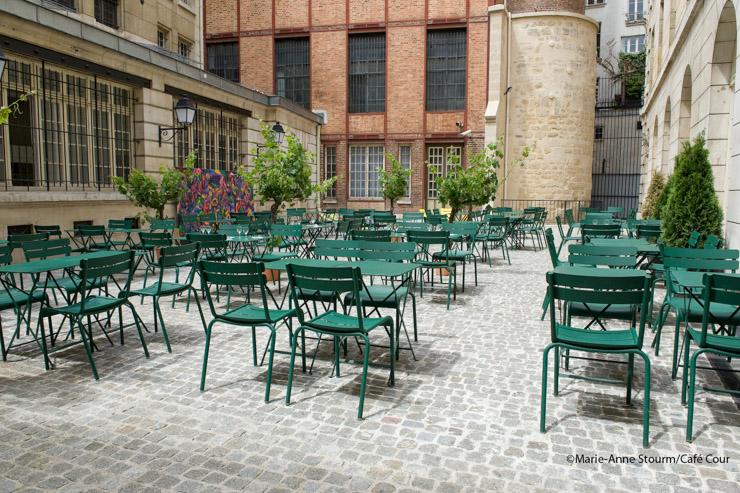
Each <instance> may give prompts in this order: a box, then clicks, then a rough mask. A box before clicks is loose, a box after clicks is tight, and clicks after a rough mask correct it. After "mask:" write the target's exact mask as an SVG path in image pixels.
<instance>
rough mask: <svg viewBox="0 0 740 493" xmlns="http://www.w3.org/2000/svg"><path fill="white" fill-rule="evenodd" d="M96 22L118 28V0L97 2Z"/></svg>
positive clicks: (98, 0) (97, 0) (100, 0)
mask: <svg viewBox="0 0 740 493" xmlns="http://www.w3.org/2000/svg"><path fill="white" fill-rule="evenodd" d="M95 20H96V21H98V22H100V23H101V24H105V25H106V26H110V27H113V28H116V29H117V28H118V0H95Z"/></svg>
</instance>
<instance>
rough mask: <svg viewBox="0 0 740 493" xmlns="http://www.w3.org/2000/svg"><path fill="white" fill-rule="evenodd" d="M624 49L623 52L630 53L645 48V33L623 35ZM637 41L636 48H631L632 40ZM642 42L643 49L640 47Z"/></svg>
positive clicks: (638, 51)
mask: <svg viewBox="0 0 740 493" xmlns="http://www.w3.org/2000/svg"><path fill="white" fill-rule="evenodd" d="M621 41H622V46H621V48H622V51H621V53H629V54H633V55H634V54H636V53H640V52H642V51H644V50H645V35H644V34H635V35H632V36H622V39H621ZM633 41H634V43H635V46H634V47H635V48H636V50H634V51H633V50H632V49H631V45H632V42H633ZM640 42H642V49H640Z"/></svg>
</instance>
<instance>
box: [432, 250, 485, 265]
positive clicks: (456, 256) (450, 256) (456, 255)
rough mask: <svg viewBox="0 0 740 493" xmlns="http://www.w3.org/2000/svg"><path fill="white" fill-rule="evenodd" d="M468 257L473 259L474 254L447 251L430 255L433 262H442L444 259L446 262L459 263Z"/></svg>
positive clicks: (471, 252) (465, 251)
mask: <svg viewBox="0 0 740 493" xmlns="http://www.w3.org/2000/svg"><path fill="white" fill-rule="evenodd" d="M469 257H475V253H473V251H472V250H449V251H446V252H435V253H434V254H433V255H432V259H435V260H437V259H439V260H444V259H445V258H446V259H447V260H457V261H460V262H464V261H465V260H467V259H468V258H469Z"/></svg>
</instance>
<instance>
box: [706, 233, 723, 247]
mask: <svg viewBox="0 0 740 493" xmlns="http://www.w3.org/2000/svg"><path fill="white" fill-rule="evenodd" d="M721 246H722V240H721V239H720V238H719V237H718V236H715V235H708V236H707V239H706V240H704V248H709V249H714V248H720V247H721Z"/></svg>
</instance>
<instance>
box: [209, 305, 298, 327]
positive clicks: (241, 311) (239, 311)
mask: <svg viewBox="0 0 740 493" xmlns="http://www.w3.org/2000/svg"><path fill="white" fill-rule="evenodd" d="M268 313H269V315H270V320H272V321H273V322H277V321H278V320H282V319H284V318H288V317H292V316H293V315H294V314H295V310H268ZM217 318H218V319H219V320H224V321H226V322H231V323H235V324H243V325H250V324H267V323H271V322H270V320H267V319H266V318H265V309H264V308H263V307H261V306H253V305H242V306H240V307H237V308H234V309H233V310H229V311H228V312H226V313H224V314H221V315H218V317H217Z"/></svg>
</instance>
